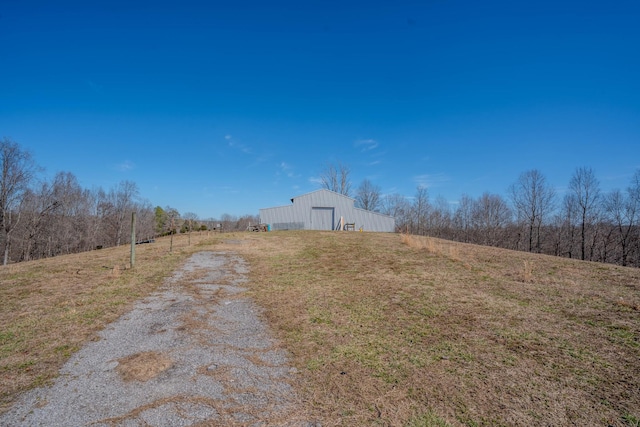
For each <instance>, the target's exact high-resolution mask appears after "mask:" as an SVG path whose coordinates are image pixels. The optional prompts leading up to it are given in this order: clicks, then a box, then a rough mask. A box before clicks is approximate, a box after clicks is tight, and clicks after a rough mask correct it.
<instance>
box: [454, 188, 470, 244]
mask: <svg viewBox="0 0 640 427" xmlns="http://www.w3.org/2000/svg"><path fill="white" fill-rule="evenodd" d="M473 205H474V201H473V199H472V198H471V197H469V196H468V195H466V194H463V195H462V197H461V198H460V201H459V202H458V207H457V208H456V210H455V213H454V214H453V224H454V227H455V229H456V230H457V233H459V234H461V235H460V237H458V240H460V241H462V242H465V243H469V242H471V240H472V231H473Z"/></svg>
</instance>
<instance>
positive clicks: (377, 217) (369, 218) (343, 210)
mask: <svg viewBox="0 0 640 427" xmlns="http://www.w3.org/2000/svg"><path fill="white" fill-rule="evenodd" d="M291 203H292V204H290V205H286V206H279V207H274V208H265V209H260V222H262V223H263V224H270V225H271V229H272V230H338V229H340V225H341V221H340V220H341V218H342V220H343V222H342V224H343V225H344V224H354V228H355V230H359V229H360V228H362V230H363V231H383V232H393V231H395V219H394V218H393V217H391V216H388V215H383V214H380V213H377V212H372V211H367V210H364V209H359V208H356V207H355V199H352V198H351V197H347V196H344V195H342V194H339V193H336V192H334V191H329V190H325V189H321V190H316V191H312V192H311V193H307V194H303V195H300V196H297V197H294V198H293V199H291Z"/></svg>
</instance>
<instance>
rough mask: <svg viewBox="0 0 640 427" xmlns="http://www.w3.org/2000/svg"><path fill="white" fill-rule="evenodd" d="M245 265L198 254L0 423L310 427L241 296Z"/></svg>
mask: <svg viewBox="0 0 640 427" xmlns="http://www.w3.org/2000/svg"><path fill="white" fill-rule="evenodd" d="M247 271H248V270H247V266H246V264H245V262H244V261H243V259H242V258H240V257H239V256H237V255H235V254H232V253H225V252H200V253H196V254H194V255H193V256H191V257H190V258H189V259H188V261H187V262H186V263H185V264H184V265H183V267H181V268H180V269H178V270H177V271H175V272H174V274H173V275H172V277H170V278H169V279H167V281H166V283H165V286H164V287H163V288H162V289H161V291H160V292H159V293H157V294H155V295H153V296H151V297H149V298H146V299H144V300H142V301H140V302H139V303H137V304H136V305H135V307H134V308H133V310H132V311H131V312H129V313H128V314H126V315H124V316H122V317H121V318H120V319H119V320H117V321H116V322H114V323H112V324H111V325H109V326H108V327H107V328H106V329H105V330H104V331H102V332H101V333H100V334H99V339H98V340H96V341H93V342H91V343H89V344H88V345H86V346H85V347H84V348H83V349H82V350H80V351H79V352H77V353H76V354H75V355H74V356H73V357H71V359H70V360H69V361H68V362H67V363H66V365H65V366H64V367H63V368H62V370H61V372H60V376H59V378H58V379H57V380H56V381H55V383H54V384H53V385H52V386H51V387H45V388H40V389H36V390H33V391H31V392H29V393H27V394H25V395H24V396H23V397H22V398H21V399H20V400H19V401H18V402H17V403H16V404H15V405H14V406H13V408H12V409H11V410H10V411H9V412H7V413H5V414H4V415H2V416H0V425H2V426H100V427H102V426H127V427H128V426H172V427H174V426H194V425H225V426H227V425H230V426H234V425H242V426H245V425H246V426H271V425H279V426H313V425H316V424H315V423H311V422H308V421H305V420H304V418H303V416H302V415H301V414H300V413H298V412H297V406H296V396H295V393H294V390H293V389H292V388H291V386H290V384H289V382H288V381H289V380H290V379H291V378H292V377H293V376H294V375H295V370H294V369H293V368H291V367H290V366H289V365H288V364H287V355H286V353H285V351H283V350H282V349H280V348H279V347H278V343H277V342H276V341H275V340H274V339H273V338H271V337H270V334H269V331H268V329H267V328H266V326H265V325H264V324H263V323H262V322H261V321H260V319H259V317H258V316H257V313H258V312H259V310H258V308H257V307H256V306H255V305H254V304H253V303H252V302H251V301H250V300H249V299H248V298H247V297H245V296H243V292H244V291H245V289H244V288H243V287H242V284H243V283H245V282H246V280H247V278H246V273H247Z"/></svg>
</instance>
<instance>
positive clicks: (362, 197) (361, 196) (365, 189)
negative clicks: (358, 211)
mask: <svg viewBox="0 0 640 427" xmlns="http://www.w3.org/2000/svg"><path fill="white" fill-rule="evenodd" d="M380 192H381V190H380V187H379V186H378V185H375V184H373V183H372V182H371V181H369V180H368V179H365V180H363V181H362V183H361V184H360V186H359V187H358V190H357V191H356V207H359V208H362V209H364V210H367V211H373V212H378V211H379V210H380Z"/></svg>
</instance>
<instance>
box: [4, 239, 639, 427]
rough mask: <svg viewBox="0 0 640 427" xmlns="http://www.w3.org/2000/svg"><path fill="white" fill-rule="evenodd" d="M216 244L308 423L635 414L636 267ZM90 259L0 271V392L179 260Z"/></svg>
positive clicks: (589, 419) (320, 243) (623, 417)
mask: <svg viewBox="0 0 640 427" xmlns="http://www.w3.org/2000/svg"><path fill="white" fill-rule="evenodd" d="M224 239H225V241H226V242H227V243H222V244H220V245H218V246H216V248H220V249H223V250H228V251H235V252H238V253H240V254H242V255H243V256H244V257H245V258H246V259H247V260H248V261H249V263H250V267H251V271H250V278H251V281H250V283H248V284H247V286H249V287H250V293H251V295H252V296H253V297H254V298H255V299H256V301H257V302H258V303H259V304H260V305H261V306H262V307H264V309H265V310H264V316H265V318H266V319H267V320H268V321H269V323H270V325H271V328H272V330H273V331H274V332H275V333H276V334H277V335H278V337H279V338H280V339H281V341H282V342H283V345H284V346H285V347H286V348H287V349H288V351H289V352H290V354H291V355H292V358H293V363H294V364H295V366H296V368H297V369H298V375H297V376H298V378H299V384H298V386H299V387H300V390H301V391H300V392H301V395H302V398H303V400H304V402H305V405H306V407H307V408H306V410H305V414H306V413H307V411H308V412H310V413H311V414H313V418H315V419H318V420H319V421H321V422H322V425H323V426H331V425H345V426H370V425H381V426H383V425H384V426H411V427H414V426H416V427H417V426H446V425H451V426H455V425H468V426H483V425H613V426H624V425H626V426H632V425H637V422H638V420H639V419H640V410H638V408H640V362H639V360H640V311H639V307H640V270H637V269H630V268H623V267H617V266H613V265H603V264H595V263H587V262H579V261H573V260H567V259H559V258H553V257H548V256H540V255H531V254H526V253H521V252H512V251H505V250H501V249H495V248H485V247H478V246H473V245H465V244H459V243H453V242H448V241H443V240H437V239H428V238H417V237H414V236H398V235H392V234H374V233H332V232H273V233H243V234H237V235H233V236H229V235H224ZM403 241H404V243H403ZM149 248H151V246H149ZM200 248H204V249H209V247H207V246H206V245H203V246H201V247H200ZM196 249H198V248H196V247H192V248H190V249H188V250H187V249H185V253H186V252H187V251H192V250H196ZM116 252H117V251H116V250H114V253H116ZM102 254H103V252H96V253H92V254H91V255H90V256H86V258H83V259H82V260H80V259H79V258H74V257H68V258H69V260H47V261H46V262H42V263H32V264H31V266H30V267H28V268H27V267H22V266H19V265H17V266H12V268H13V269H14V271H13V272H9V270H8V269H5V270H0V280H1V281H2V282H1V283H2V287H1V289H0V292H2V295H0V298H2V299H1V300H0V301H2V302H1V304H2V314H3V315H2V318H1V319H0V321H1V322H2V341H1V342H2V344H1V347H0V348H1V349H2V353H1V355H2V360H1V363H2V365H1V366H2V369H3V371H2V374H3V380H4V378H5V377H6V378H9V380H10V381H8V382H7V383H5V382H4V381H3V382H2V387H3V396H4V397H5V401H7V400H10V399H11V398H12V397H13V396H14V395H15V393H16V392H17V391H20V390H22V389H25V388H27V387H30V386H33V385H36V384H38V383H41V382H42V381H44V380H46V379H48V378H51V377H52V375H53V374H54V373H55V372H56V370H57V368H56V369H54V368H55V367H57V366H59V365H60V363H61V362H62V361H64V359H65V358H66V357H67V356H68V354H69V353H71V352H72V351H74V350H75V349H76V348H78V347H79V346H80V345H81V344H82V343H83V342H84V341H86V340H87V339H88V338H89V337H91V335H92V333H93V332H94V331H96V330H97V329H99V328H101V327H102V326H103V325H104V324H105V322H106V321H109V320H110V319H114V318H115V316H117V314H118V313H121V312H122V311H123V310H124V309H125V308H126V307H127V306H128V304H129V303H130V301H132V300H133V299H135V298H137V297H138V296H142V295H144V294H146V293H148V292H150V291H151V290H152V289H154V288H155V287H156V286H157V284H158V283H160V282H161V280H162V277H164V275H166V274H167V272H168V271H169V270H170V268H173V266H175V265H176V264H177V262H178V261H179V259H181V258H180V257H181V255H180V256H175V254H174V256H168V255H166V251H165V252H164V253H158V254H156V255H155V256H150V257H149V258H148V259H149V260H150V262H149V263H151V261H152V260H153V261H156V264H158V266H157V267H154V268H153V269H150V270H149V271H148V272H147V273H141V272H138V271H137V270H136V271H135V272H131V271H129V270H125V271H122V272H121V275H120V277H118V278H114V277H111V269H112V268H113V265H115V264H116V263H114V262H113V260H114V259H116V260H119V263H120V264H121V265H125V264H126V263H125V260H126V259H127V258H126V256H127V255H126V250H122V254H121V255H119V256H120V258H118V257H115V258H109V259H110V260H111V261H109V262H107V263H106V265H108V266H110V269H109V270H107V269H103V268H102V267H101V265H103V264H105V262H102V261H99V260H95V259H93V258H92V257H95V256H97V255H102ZM141 257H142V258H144V256H143V255H139V256H138V259H141ZM167 261H170V262H167ZM144 264H145V263H144V262H143V261H140V265H144ZM151 264H152V263H151ZM71 265H73V268H71ZM79 265H81V266H82V267H80V271H81V272H82V273H80V274H85V275H87V277H93V280H88V281H87V280H82V279H81V278H80V277H76V276H78V274H76V268H78V267H77V266H79ZM18 268H21V269H23V270H20V271H15V269H18ZM145 275H147V276H148V277H149V279H148V280H147V279H142V278H140V277H144V276H145ZM32 281H33V282H36V283H37V284H36V285H33V284H31V282H32ZM5 283H8V285H5ZM89 285H90V286H89ZM125 287H126V290H125ZM23 299H24V300H25V301H24V303H23ZM21 313H24V315H22V314H21ZM92 313H98V315H97V316H95V315H94V314H92ZM36 314H37V315H36ZM38 316H40V317H38ZM42 316H44V317H42ZM32 330H34V331H36V332H35V333H32V332H31V331H32ZM60 346H66V347H63V348H62V349H61V350H59V351H56V348H57V347H60ZM52 354H53V356H51V355H52ZM54 356H55V357H54ZM36 372H37V373H39V374H37V373H36ZM216 374H220V373H216ZM38 375H43V376H42V379H39V378H40V377H38ZM20 381H22V383H20ZM5 384H9V385H11V388H8V387H6V386H5ZM19 384H26V385H22V386H18V385H19Z"/></svg>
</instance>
